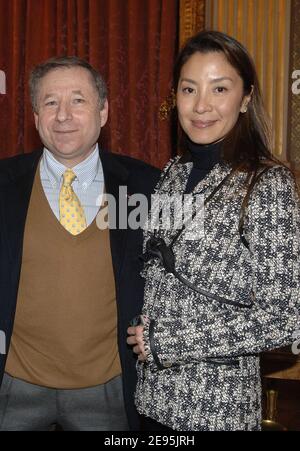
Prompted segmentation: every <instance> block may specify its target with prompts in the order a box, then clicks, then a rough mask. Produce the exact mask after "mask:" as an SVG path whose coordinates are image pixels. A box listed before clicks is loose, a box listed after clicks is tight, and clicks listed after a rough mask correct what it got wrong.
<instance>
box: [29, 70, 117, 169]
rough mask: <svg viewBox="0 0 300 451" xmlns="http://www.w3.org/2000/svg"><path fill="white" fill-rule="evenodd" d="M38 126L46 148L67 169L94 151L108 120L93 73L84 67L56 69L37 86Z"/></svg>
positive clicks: (35, 116) (105, 107) (35, 117)
mask: <svg viewBox="0 0 300 451" xmlns="http://www.w3.org/2000/svg"><path fill="white" fill-rule="evenodd" d="M36 105H37V107H36V110H37V111H36V112H35V113H34V119H35V126H36V128H37V130H38V132H39V135H40V138H41V140H42V142H43V144H44V146H45V147H46V148H47V149H49V150H50V152H52V154H53V155H54V157H55V158H56V159H57V160H58V161H60V162H61V163H63V164H64V165H65V166H67V167H74V166H76V164H78V163H80V162H81V161H83V160H85V159H86V158H87V157H88V156H89V155H90V154H91V153H92V152H93V150H94V149H95V145H96V142H97V140H98V138H99V135H100V130H101V127H103V126H104V125H105V123H106V121H107V115H108V104H107V101H105V104H104V106H103V108H102V109H100V105H99V97H98V92H97V90H96V87H95V86H94V83H93V80H92V78H91V75H90V73H89V72H88V71H87V70H86V69H84V68H83V67H72V68H60V69H54V70H52V71H51V72H49V73H48V74H47V75H45V77H43V78H42V79H41V80H40V82H39V85H38V90H37V102H36Z"/></svg>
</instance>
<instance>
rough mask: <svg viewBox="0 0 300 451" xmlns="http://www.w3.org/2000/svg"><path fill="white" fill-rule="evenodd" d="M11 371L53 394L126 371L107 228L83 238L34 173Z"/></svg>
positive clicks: (88, 232) (90, 230) (92, 228)
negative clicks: (65, 223)
mask: <svg viewBox="0 0 300 451" xmlns="http://www.w3.org/2000/svg"><path fill="white" fill-rule="evenodd" d="M6 371H7V372H8V373H9V374H10V375H12V376H15V377H17V378H20V379H23V380H25V381H27V382H30V383H33V384H38V385H42V386H46V387H53V388H65V389H69V388H83V387H91V386H94V385H98V384H102V383H105V382H107V381H109V380H110V379H112V378H113V377H115V376H117V375H119V374H120V373H121V366H120V360H119V354H118V346H117V308H116V296H115V283H114V275H113V268H112V260H111V251H110V240H109V231H108V230H104V231H103V230H102V231H101V230H99V229H98V228H97V225H96V221H95V220H94V221H93V223H92V224H91V225H90V226H89V227H88V228H87V229H86V230H85V231H84V232H82V233H81V234H79V235H77V236H73V235H71V234H70V233H69V232H67V231H66V230H65V229H64V228H63V227H62V226H61V224H60V223H59V221H58V220H57V219H56V217H55V215H54V214H53V212H52V210H51V208H50V206H49V204H48V201H47V199H46V196H45V194H44V191H43V188H42V185H41V181H40V176H39V170H38V171H37V173H36V176H35V180H34V185H33V190H32V194H31V199H30V204H29V210H28V214H27V219H26V226H25V234H24V244H23V258H22V268H21V278H20V285H19V292H18V302H17V311H16V318H15V323H14V330H13V335H12V341H11V347H10V351H9V355H8V360H7V364H6Z"/></svg>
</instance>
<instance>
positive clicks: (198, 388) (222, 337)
mask: <svg viewBox="0 0 300 451" xmlns="http://www.w3.org/2000/svg"><path fill="white" fill-rule="evenodd" d="M170 164H171V163H169V164H168V166H167V167H166V169H165V170H164V174H163V176H162V177H164V180H163V183H162V186H161V187H160V189H159V191H160V193H165V194H168V195H174V194H180V193H181V194H182V193H184V189H185V185H186V183H187V180H188V176H189V173H190V171H191V169H192V163H185V164H182V163H181V162H180V161H179V158H176V159H175V162H173V164H172V167H171V169H170V170H169V172H167V170H168V168H169V166H170ZM229 172H230V167H229V166H228V165H225V164H217V165H216V166H215V167H214V168H213V169H212V170H211V172H210V173H209V174H208V175H207V176H206V177H205V178H204V179H203V180H202V181H201V182H200V183H199V184H198V185H197V186H196V187H195V189H194V191H193V193H195V194H197V193H198V194H199V193H202V194H203V195H204V198H207V196H209V194H210V193H211V192H212V191H213V189H214V188H215V187H216V186H217V185H218V184H219V182H220V181H221V180H222V179H223V178H224V177H225V176H226V175H227V174H228V173H229ZM245 180H246V174H245V173H237V174H235V175H234V176H233V177H232V178H231V179H229V181H228V182H227V183H226V184H225V185H224V186H223V187H222V188H221V190H220V191H219V192H217V194H216V195H215V196H214V197H213V198H212V199H211V201H210V202H209V203H208V204H207V206H206V208H205V214H204V236H203V237H202V238H199V239H196V240H195V239H194V240H189V239H187V235H186V234H187V233H188V228H187V230H186V231H184V232H183V233H182V234H181V236H180V237H179V239H178V240H177V241H176V242H175V243H174V246H173V251H174V254H175V259H176V270H177V271H178V272H179V273H180V274H182V275H184V277H185V278H186V279H187V280H189V281H190V282H191V283H193V284H194V286H197V287H201V288H203V289H205V290H207V291H208V292H209V293H210V295H215V296H219V297H222V298H223V299H225V300H229V302H231V303H226V302H220V301H219V300H214V299H213V298H212V297H206V296H203V295H201V294H199V293H197V292H195V291H193V290H191V289H190V288H189V287H188V286H186V285H184V284H183V283H182V282H180V281H179V280H178V279H177V278H176V277H174V275H172V274H170V273H167V272H166V270H165V269H164V268H163V266H162V264H161V263H160V262H159V261H158V260H156V259H151V260H150V261H148V263H146V264H145V268H144V270H143V276H144V277H145V278H146V286H145V297H144V307H143V314H144V315H146V316H147V317H148V318H149V320H150V323H149V324H147V325H146V327H145V344H146V348H147V349H149V351H150V354H149V359H148V362H147V363H145V364H141V363H138V364H137V371H138V385H137V390H136V406H137V408H138V411H139V412H140V413H142V414H144V415H146V416H149V417H151V418H153V419H155V420H156V421H158V422H160V423H162V424H164V425H167V426H169V427H171V428H173V429H175V430H180V431H188V430H192V431H197V430H259V429H260V422H261V383H260V365H259V353H260V352H262V351H266V350H270V349H274V348H278V347H281V346H285V345H288V344H290V343H292V341H293V338H292V335H293V333H294V332H295V331H296V330H297V329H299V328H300V325H299V324H298V321H299V316H298V315H299V298H300V290H299V287H300V207H299V198H298V195H297V193H296V187H295V182H294V180H293V177H292V175H291V174H290V172H289V171H288V170H287V169H286V168H284V167H281V166H276V167H273V168H270V169H268V171H267V172H266V173H265V174H264V175H263V176H262V177H261V179H260V180H259V181H258V182H257V184H256V185H255V188H254V190H253V192H252V194H251V197H250V199H249V203H248V206H247V210H246V215H245V237H246V239H247V241H248V242H249V249H247V248H246V247H245V246H244V245H243V243H242V242H241V239H240V235H239V233H238V224H239V215H240V211H241V204H242V201H243V198H244V196H245V194H246V189H247V187H246V186H245ZM173 213H174V211H173ZM173 213H172V211H171V215H172V214H173ZM149 234H150V232H146V233H145V241H146V240H147V239H148V238H149ZM158 235H159V236H161V237H163V238H164V239H165V241H166V243H167V244H169V243H170V240H171V239H172V236H173V235H174V231H173V232H172V231H168V230H159V232H158ZM216 299H217V298H216ZM234 303H237V304H238V305H235V304H234ZM150 339H151V346H150Z"/></svg>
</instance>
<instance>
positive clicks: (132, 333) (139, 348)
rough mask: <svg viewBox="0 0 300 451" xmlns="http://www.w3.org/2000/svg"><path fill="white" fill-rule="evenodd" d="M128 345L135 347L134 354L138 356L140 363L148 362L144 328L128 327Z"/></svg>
mask: <svg viewBox="0 0 300 451" xmlns="http://www.w3.org/2000/svg"><path fill="white" fill-rule="evenodd" d="M127 333H128V335H129V337H128V338H127V343H128V344H129V345H131V346H134V347H133V352H134V353H135V354H137V355H138V360H139V361H140V362H145V361H146V360H147V354H146V352H145V344H144V326H136V327H128V329H127Z"/></svg>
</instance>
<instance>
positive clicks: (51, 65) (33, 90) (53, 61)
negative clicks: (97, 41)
mask: <svg viewBox="0 0 300 451" xmlns="http://www.w3.org/2000/svg"><path fill="white" fill-rule="evenodd" d="M72 67H82V68H84V69H86V70H87V71H88V72H89V73H90V75H91V77H92V80H93V82H94V85H95V89H96V91H97V93H98V96H99V104H100V108H101V109H102V108H103V106H104V102H105V100H106V98H107V86H106V83H105V81H104V80H103V78H102V76H101V75H100V73H99V72H97V71H96V69H94V68H93V67H92V66H91V65H90V64H89V63H88V62H87V61H85V60H83V59H81V58H78V57H77V56H61V57H56V58H50V59H48V60H47V61H45V62H44V63H41V64H39V65H37V66H35V67H34V69H33V70H32V72H31V74H30V77H29V90H30V99H31V104H32V108H33V111H34V112H37V93H38V88H39V82H40V80H41V79H42V78H43V77H45V75H47V74H48V73H49V72H51V71H52V70H55V69H63V68H72Z"/></svg>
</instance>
